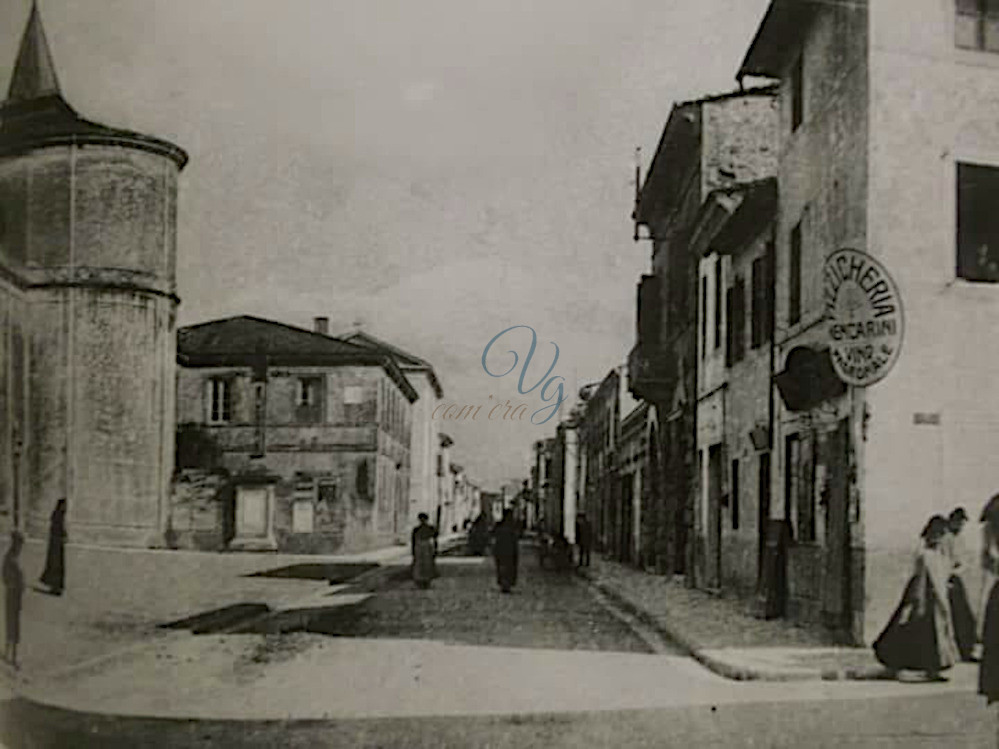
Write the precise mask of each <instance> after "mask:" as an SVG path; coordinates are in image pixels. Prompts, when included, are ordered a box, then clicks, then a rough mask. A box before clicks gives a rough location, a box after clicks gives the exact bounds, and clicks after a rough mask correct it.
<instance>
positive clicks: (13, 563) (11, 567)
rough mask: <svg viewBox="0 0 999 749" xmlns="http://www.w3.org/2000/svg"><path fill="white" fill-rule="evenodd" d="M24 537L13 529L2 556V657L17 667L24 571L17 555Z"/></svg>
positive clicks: (19, 552)
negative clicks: (4, 638) (3, 635)
mask: <svg viewBox="0 0 999 749" xmlns="http://www.w3.org/2000/svg"><path fill="white" fill-rule="evenodd" d="M23 545H24V537H23V536H22V535H21V534H20V533H18V532H17V531H14V532H13V533H12V534H11V536H10V548H9V549H7V553H6V555H4V558H3V585H4V614H5V617H6V625H7V627H6V632H7V640H6V643H5V644H4V658H5V659H6V660H7V662H8V663H10V664H11V665H13V666H14V668H15V669H16V668H18V662H17V645H18V643H19V642H20V641H21V602H22V600H23V598H24V572H22V570H21V564H20V562H19V561H18V557H19V556H20V554H21V547H22V546H23Z"/></svg>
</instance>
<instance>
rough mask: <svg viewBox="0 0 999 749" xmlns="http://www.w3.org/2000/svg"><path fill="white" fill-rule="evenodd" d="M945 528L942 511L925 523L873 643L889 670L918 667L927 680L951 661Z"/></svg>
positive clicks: (937, 676) (952, 645) (937, 677)
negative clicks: (904, 580)
mask: <svg viewBox="0 0 999 749" xmlns="http://www.w3.org/2000/svg"><path fill="white" fill-rule="evenodd" d="M947 527H948V526H947V521H946V520H945V519H944V517H943V516H942V515H934V516H933V517H932V518H930V521H929V522H928V523H927V524H926V527H925V528H924V529H923V532H922V534H920V535H921V538H922V540H923V545H922V548H921V549H920V550H919V551H918V552H917V554H916V559H915V564H914V568H913V573H912V577H910V578H909V582H908V584H907V585H906V586H905V592H904V593H903V594H902V600H901V602H900V603H899V605H898V608H897V609H895V613H894V614H893V615H892V617H891V619H890V620H889V621H888V624H887V625H886V626H885V628H884V631H882V632H881V634H880V636H879V637H878V639H877V640H876V641H875V642H874V654H875V656H876V657H877V659H878V660H879V661H880V662H881V663H883V664H884V665H885V666H887V667H888V668H889V670H891V671H892V672H893V673H896V674H897V673H898V672H899V671H903V670H906V671H922V672H924V673H925V674H926V675H927V677H928V679H929V680H931V681H946V680H947V679H946V677H944V676H942V675H941V672H942V671H944V670H946V669H948V668H950V667H951V666H953V665H954V663H955V661H957V658H958V652H957V645H956V644H955V642H954V633H953V617H952V615H951V611H950V603H949V601H948V596H947V579H948V577H949V575H950V571H951V563H950V559H949V558H948V557H947V556H946V555H945V554H944V552H943V550H942V549H941V543H942V541H943V539H944V537H945V536H946V534H947V532H948V531H947Z"/></svg>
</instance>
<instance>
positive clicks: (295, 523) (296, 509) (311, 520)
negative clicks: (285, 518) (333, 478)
mask: <svg viewBox="0 0 999 749" xmlns="http://www.w3.org/2000/svg"><path fill="white" fill-rule="evenodd" d="M315 515H316V508H315V506H314V505H313V504H312V500H311V499H296V500H295V502H294V504H293V505H292V510H291V532H292V533H312V532H313V530H315Z"/></svg>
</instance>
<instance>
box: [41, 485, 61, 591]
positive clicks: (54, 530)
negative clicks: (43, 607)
mask: <svg viewBox="0 0 999 749" xmlns="http://www.w3.org/2000/svg"><path fill="white" fill-rule="evenodd" d="M41 582H42V585H45V586H46V587H48V589H49V592H50V593H51V594H52V595H54V596H61V595H62V591H63V590H64V589H65V587H66V500H65V499H60V500H59V501H58V502H56V506H55V509H54V510H53V511H52V516H51V518H50V519H49V548H48V552H47V553H46V555H45V571H44V572H43V573H42V577H41Z"/></svg>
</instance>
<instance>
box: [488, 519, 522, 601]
mask: <svg viewBox="0 0 999 749" xmlns="http://www.w3.org/2000/svg"><path fill="white" fill-rule="evenodd" d="M493 534H494V538H493V555H494V556H495V557H496V582H497V583H498V584H499V586H500V590H502V591H503V592H504V593H509V592H510V591H511V590H512V589H513V586H514V585H516V584H517V560H518V553H519V545H520V531H519V529H518V527H517V523H516V521H515V520H514V517H513V510H504V511H503V519H502V520H501V521H500V522H499V524H497V526H496V529H495V530H494V531H493Z"/></svg>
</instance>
